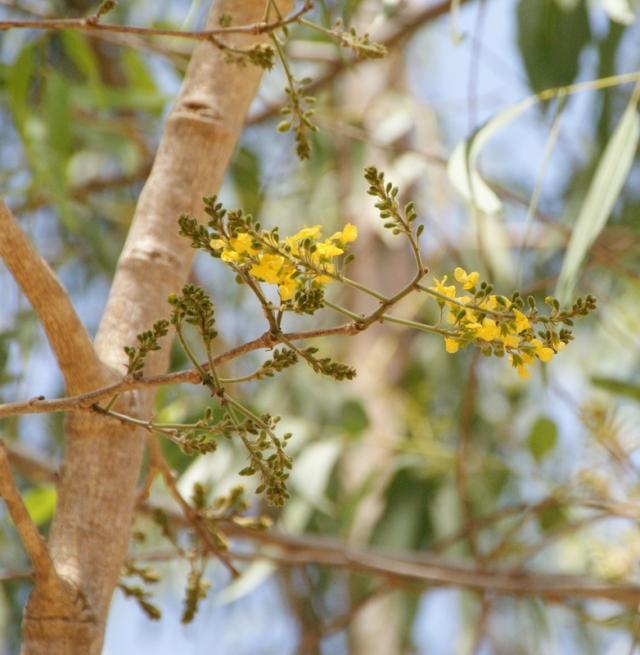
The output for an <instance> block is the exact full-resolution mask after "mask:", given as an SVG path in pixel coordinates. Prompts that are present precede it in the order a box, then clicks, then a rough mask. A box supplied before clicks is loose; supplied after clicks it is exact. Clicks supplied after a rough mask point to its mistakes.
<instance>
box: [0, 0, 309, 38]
mask: <svg viewBox="0 0 640 655" xmlns="http://www.w3.org/2000/svg"><path fill="white" fill-rule="evenodd" d="M311 9H312V3H311V2H305V3H304V5H303V6H302V7H301V8H300V9H298V10H297V11H295V12H294V13H292V14H291V15H290V16H287V17H285V18H282V19H280V20H276V21H272V22H270V23H265V22H262V21H261V22H258V23H252V24H250V25H236V26H230V27H219V28H216V29H211V30H173V29H163V28H154V27H138V26H135V25H114V24H112V23H100V22H97V21H96V20H95V17H93V16H91V17H88V18H39V19H32V20H18V19H16V20H3V21H0V31H2V30H15V29H37V30H76V31H79V32H97V33H101V32H111V33H115V34H136V35H138V36H145V37H148V36H164V37H177V38H181V39H190V40H193V41H214V42H215V43H216V44H220V45H224V44H221V43H220V42H219V41H218V39H217V38H216V37H218V36H224V35H228V34H251V35H255V36H258V35H260V34H270V33H272V32H274V31H276V30H278V29H280V28H282V27H284V26H286V25H289V24H290V23H295V22H296V21H297V20H298V19H299V18H300V17H301V16H303V15H304V14H306V13H308V12H309V11H310V10H311Z"/></svg>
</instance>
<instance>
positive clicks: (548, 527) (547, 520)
mask: <svg viewBox="0 0 640 655" xmlns="http://www.w3.org/2000/svg"><path fill="white" fill-rule="evenodd" d="M568 523H569V517H568V516H567V512H566V510H565V508H564V507H561V506H559V505H551V506H549V507H545V508H544V509H543V510H542V511H541V512H540V513H539V514H538V525H539V526H540V529H541V530H542V531H543V532H551V531H552V530H557V529H559V528H561V527H563V526H565V525H567V524H568Z"/></svg>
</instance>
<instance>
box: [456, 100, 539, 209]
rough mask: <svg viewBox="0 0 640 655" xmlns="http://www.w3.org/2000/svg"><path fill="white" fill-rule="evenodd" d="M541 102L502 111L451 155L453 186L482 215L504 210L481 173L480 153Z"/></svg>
mask: <svg viewBox="0 0 640 655" xmlns="http://www.w3.org/2000/svg"><path fill="white" fill-rule="evenodd" d="M538 102H540V100H539V98H538V96H530V97H528V98H525V99H524V100H522V101H521V102H519V103H517V104H515V105H513V106H511V107H508V108H507V109H505V110H504V111H501V112H500V113H499V114H496V115H495V116H493V117H492V118H490V119H489V120H488V121H486V122H485V123H484V124H483V125H481V126H480V127H479V128H478V129H477V130H476V131H475V132H474V133H473V134H472V135H471V136H470V137H469V138H468V139H467V140H466V141H463V142H462V143H459V144H458V145H457V146H456V147H455V149H454V151H453V153H452V154H451V157H450V158H449V164H448V166H447V174H448V176H449V179H450V180H451V184H453V186H454V188H455V189H456V190H457V191H458V193H460V195H462V197H463V198H465V199H466V200H467V201H468V202H470V203H471V205H473V206H474V207H476V208H477V209H478V210H479V211H481V212H484V213H485V214H497V213H498V212H499V211H500V209H501V208H502V203H501V202H500V199H499V198H498V196H497V195H496V194H495V193H494V192H493V191H492V190H491V188H490V187H489V185H488V184H487V183H486V182H485V181H484V180H483V179H482V176H481V175H480V173H479V171H478V156H479V155H480V151H481V150H482V148H484V146H485V145H486V144H487V143H488V142H489V141H490V140H491V139H492V138H493V137H494V136H495V135H496V134H497V133H498V132H499V131H500V130H501V129H502V128H503V127H504V126H505V125H507V124H508V123H510V122H511V121H512V120H514V119H515V118H517V117H518V116H519V115H520V114H522V112H524V111H525V110H526V109H528V108H529V107H533V106H534V105H535V104H537V103H538Z"/></svg>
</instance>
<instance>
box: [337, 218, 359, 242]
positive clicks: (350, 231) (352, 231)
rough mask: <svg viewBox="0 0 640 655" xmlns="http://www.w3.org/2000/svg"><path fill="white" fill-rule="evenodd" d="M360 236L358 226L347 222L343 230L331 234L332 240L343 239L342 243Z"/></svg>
mask: <svg viewBox="0 0 640 655" xmlns="http://www.w3.org/2000/svg"><path fill="white" fill-rule="evenodd" d="M357 238H358V228H357V227H356V226H355V225H352V224H351V223H347V224H346V225H345V226H344V228H342V232H335V233H334V234H332V235H331V240H332V241H341V242H342V243H350V242H351V241H355V240H356V239H357Z"/></svg>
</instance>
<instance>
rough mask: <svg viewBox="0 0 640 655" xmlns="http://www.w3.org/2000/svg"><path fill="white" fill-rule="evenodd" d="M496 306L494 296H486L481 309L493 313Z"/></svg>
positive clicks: (496, 301)
mask: <svg viewBox="0 0 640 655" xmlns="http://www.w3.org/2000/svg"><path fill="white" fill-rule="evenodd" d="M497 306H498V300H497V299H496V297H495V296H487V297H486V298H485V299H484V300H483V301H482V302H481V303H480V307H482V309H487V310H489V311H493V310H494V309H495V308H496V307H497Z"/></svg>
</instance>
